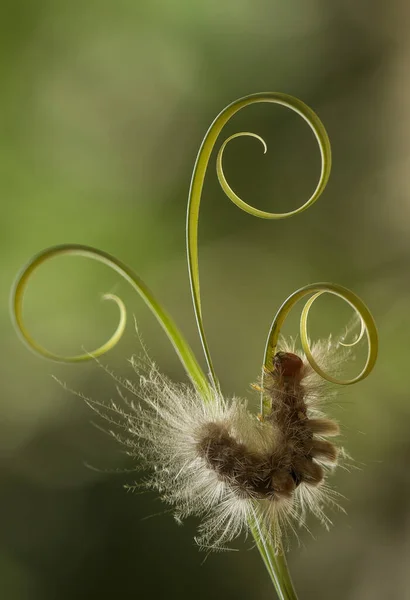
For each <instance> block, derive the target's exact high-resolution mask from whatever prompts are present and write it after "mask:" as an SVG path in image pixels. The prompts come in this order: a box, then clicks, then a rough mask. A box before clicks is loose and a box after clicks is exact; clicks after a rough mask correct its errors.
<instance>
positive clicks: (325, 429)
mask: <svg viewBox="0 0 410 600" xmlns="http://www.w3.org/2000/svg"><path fill="white" fill-rule="evenodd" d="M273 364H274V369H273V371H271V372H268V373H266V379H267V385H266V388H265V389H266V391H267V392H268V394H269V396H270V398H271V405H272V410H271V413H270V415H269V416H268V419H267V420H268V423H269V425H270V426H271V427H272V429H273V431H274V434H275V436H274V440H272V447H271V448H267V449H266V450H265V451H264V452H257V451H255V450H251V449H250V448H248V447H247V446H246V444H244V443H243V442H240V441H238V440H237V439H235V437H234V436H233V435H232V434H230V433H229V430H228V428H227V427H226V425H225V424H224V423H217V422H211V423H208V424H206V425H205V426H204V427H203V429H202V431H201V436H200V437H201V439H200V441H199V442H198V452H199V454H200V455H201V456H202V457H203V458H204V460H205V462H206V464H207V465H208V466H209V468H210V469H213V470H214V471H215V472H216V473H217V474H218V476H219V477H220V479H221V480H223V481H225V482H226V484H227V485H229V486H231V488H232V489H233V490H235V492H237V493H238V494H239V495H243V496H244V497H246V496H248V497H250V498H255V499H268V500H272V501H274V500H276V499H279V498H281V497H285V498H289V497H291V495H292V493H293V492H294V491H295V489H296V487H298V486H299V485H300V484H301V483H305V484H307V485H311V486H316V485H318V484H320V483H321V482H322V481H323V479H324V471H323V468H322V466H321V465H320V464H319V462H328V463H334V462H336V460H337V454H338V453H337V449H336V447H335V446H334V445H333V444H331V443H330V442H328V441H324V440H321V439H318V438H317V437H316V436H317V435H320V436H332V435H337V434H338V433H339V427H338V426H337V424H336V423H335V422H334V421H330V420H329V419H323V418H322V419H310V418H308V416H307V406H306V402H305V388H304V386H303V383H302V381H303V377H304V375H305V374H306V373H305V371H306V369H305V365H304V364H303V361H302V359H301V358H300V357H299V356H297V355H296V354H294V353H291V352H278V353H277V354H276V355H275V356H274V359H273ZM317 461H319V462H317Z"/></svg>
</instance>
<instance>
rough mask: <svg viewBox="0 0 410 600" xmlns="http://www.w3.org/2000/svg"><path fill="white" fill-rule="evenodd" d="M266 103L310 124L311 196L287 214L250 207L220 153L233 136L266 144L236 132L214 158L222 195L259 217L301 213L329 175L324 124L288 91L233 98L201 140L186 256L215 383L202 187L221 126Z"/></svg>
mask: <svg viewBox="0 0 410 600" xmlns="http://www.w3.org/2000/svg"><path fill="white" fill-rule="evenodd" d="M261 102H265V103H266V102H268V103H273V104H280V105H282V106H285V107H287V108H289V109H291V110H292V111H294V112H296V113H297V114H298V115H300V116H301V117H302V118H303V119H304V120H305V121H306V122H307V123H308V125H309V126H310V128H311V129H312V131H313V133H314V135H315V137H316V140H317V143H318V146H319V151H320V156H321V171H320V176H319V181H318V184H317V186H316V189H315V190H314V192H313V194H312V195H311V197H310V198H309V199H308V200H307V201H306V202H305V203H304V204H302V206H300V207H299V208H297V209H295V210H293V211H290V212H286V213H271V212H266V211H263V210H259V209H257V208H254V207H253V206H251V205H249V204H247V203H246V202H244V201H243V200H241V198H239V196H237V194H235V192H234V191H233V190H232V188H231V187H230V186H229V184H228V182H227V180H226V178H225V175H224V172H223V168H222V158H223V153H224V150H225V148H226V145H227V144H228V143H229V142H230V141H231V140H233V139H235V138H237V137H240V136H250V137H254V138H256V139H257V140H259V141H260V142H261V144H262V146H263V149H264V152H265V153H266V151H267V146H266V143H265V141H264V140H263V138H261V137H260V136H259V135H257V134H255V133H249V132H241V133H236V134H234V135H232V136H230V137H229V138H228V139H227V140H225V141H224V143H223V144H222V146H221V148H220V150H219V153H218V156H217V160H216V170H217V175H218V179H219V182H220V184H221V187H222V189H223V191H224V192H225V194H226V195H227V196H228V198H229V199H230V200H232V202H233V203H234V204H236V205H237V206H238V207H239V208H241V209H242V210H244V211H245V212H247V213H249V214H251V215H253V216H255V217H260V218H262V219H285V218H287V217H291V216H294V215H297V214H299V213H300V212H302V211H304V210H306V209H307V208H309V206H311V205H312V204H313V203H314V202H315V201H316V200H317V199H318V198H319V196H320V195H321V193H322V192H323V190H324V189H325V187H326V184H327V181H328V179H329V175H330V169H331V163H332V157H331V149H330V142H329V138H328V135H327V133H326V129H325V128H324V125H323V123H322V122H321V120H320V119H319V117H318V116H317V115H316V114H315V113H314V112H313V110H312V109H311V108H309V107H308V106H307V105H306V104H304V102H302V101H301V100H299V99H297V98H294V97H293V96H289V95H288V94H281V93H276V92H266V93H260V94H253V95H250V96H245V97H244V98H240V99H239V100H236V101H235V102H233V103H232V104H230V105H229V106H227V107H226V108H225V109H224V110H223V111H222V112H221V113H220V114H219V115H218V116H217V117H216V119H215V120H214V122H213V123H212V125H211V126H210V128H209V130H208V132H207V134H206V135H205V138H204V140H203V142H202V145H201V147H200V149H199V153H198V156H197V160H196V163H195V167H194V171H193V174H192V181H191V188H190V191H189V200H188V211H187V259H188V271H189V279H190V284H191V292H192V299H193V304H194V312H195V317H196V321H197V325H198V331H199V336H200V338H201V342H202V346H203V349H204V353H205V357H206V361H207V364H208V369H209V373H210V377H211V379H212V381H213V383H214V385H217V378H216V374H215V370H214V367H213V364H212V359H211V354H210V351H209V347H208V342H207V339H206V336H205V331H204V326H203V320H202V309H201V298H200V286H199V266H198V220H199V208H200V203H201V194H202V188H203V184H204V180H205V175H206V170H207V167H208V163H209V159H210V157H211V154H212V150H213V148H214V146H215V143H216V140H217V138H218V136H219V134H220V132H221V131H222V129H223V127H224V126H225V125H226V123H227V122H228V121H229V120H230V119H231V118H232V117H233V116H234V115H235V114H236V113H237V112H238V111H239V110H241V109H242V108H245V107H246V106H250V105H251V104H256V103H261Z"/></svg>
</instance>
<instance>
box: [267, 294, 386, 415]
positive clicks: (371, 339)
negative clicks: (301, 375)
mask: <svg viewBox="0 0 410 600" xmlns="http://www.w3.org/2000/svg"><path fill="white" fill-rule="evenodd" d="M324 293H329V294H333V295H335V296H338V297H339V298H342V300H344V301H345V302H347V303H348V304H349V305H350V306H351V307H352V308H353V310H354V311H355V312H356V313H357V314H358V316H359V317H360V320H361V332H360V334H359V337H358V339H357V340H356V341H355V342H353V343H352V344H343V343H342V342H339V344H340V345H344V346H353V345H355V344H357V343H358V342H359V341H360V340H361V339H362V337H363V335H364V333H366V336H367V342H368V348H367V359H366V363H365V365H364V367H363V369H362V371H361V372H360V373H359V375H357V376H356V377H354V378H352V379H338V378H336V377H333V376H332V375H331V374H330V373H326V372H325V371H324V370H323V369H322V368H321V367H320V366H319V365H318V364H317V362H316V361H315V359H314V357H313V355H312V352H311V348H310V342H309V335H308V326H307V325H308V316H309V311H310V309H311V307H312V304H313V303H314V302H315V300H317V298H318V297H319V296H321V295H322V294H324ZM310 294H314V295H313V296H312V297H311V298H310V299H309V300H308V301H307V302H306V304H305V306H304V308H303V310H302V314H301V317H300V338H301V344H302V348H303V351H304V353H305V355H306V358H307V360H308V362H309V364H310V365H311V367H312V368H313V369H314V370H315V371H316V373H318V374H319V375H320V376H321V377H323V379H326V381H329V382H331V383H336V384H339V385H352V384H353V383H357V382H359V381H362V380H363V379H365V378H366V377H367V376H368V375H369V374H370V372H371V371H372V370H373V367H374V365H375V363H376V359H377V352H378V334H377V328H376V324H375V322H374V319H373V316H372V314H371V312H370V311H369V309H368V308H367V306H366V304H365V303H364V302H363V301H362V300H361V299H360V298H359V297H358V296H356V294H355V293H353V292H352V291H351V290H349V289H348V288H345V287H343V286H341V285H337V284H335V283H312V284H310V285H306V286H305V287H303V288H301V289H299V290H297V291H296V292H294V293H293V294H291V295H290V296H289V297H288V298H287V299H286V300H285V302H284V303H283V304H282V306H281V307H280V308H279V310H278V312H277V313H276V315H275V318H274V319H273V322H272V325H271V328H270V330H269V335H268V339H267V342H266V347H265V355H264V360H263V365H264V369H263V374H262V377H264V373H265V370H267V371H269V370H272V358H273V356H274V355H275V353H276V347H277V344H278V340H279V335H280V331H281V329H282V326H283V323H284V322H285V319H286V317H287V316H288V314H289V313H290V311H291V310H292V308H293V306H294V305H295V304H296V303H297V302H298V301H299V300H301V299H302V298H304V297H305V296H309V295H310ZM262 388H263V386H262ZM268 410H269V405H268V401H267V400H265V399H264V396H263V391H262V392H261V413H262V416H264V415H265V414H266V412H267V411H268Z"/></svg>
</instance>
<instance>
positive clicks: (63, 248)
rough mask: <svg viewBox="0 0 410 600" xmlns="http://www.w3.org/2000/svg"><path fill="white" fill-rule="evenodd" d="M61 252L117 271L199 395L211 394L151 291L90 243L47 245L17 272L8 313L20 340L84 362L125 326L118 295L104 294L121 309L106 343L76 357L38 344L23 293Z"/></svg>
mask: <svg viewBox="0 0 410 600" xmlns="http://www.w3.org/2000/svg"><path fill="white" fill-rule="evenodd" d="M61 255H70V256H85V257H88V258H92V259H94V260H96V261H98V262H101V263H103V264H104V265H107V266H108V267H110V268H111V269H114V271H116V272H117V273H119V274H120V275H121V276H122V277H123V278H124V279H125V280H126V281H127V282H128V283H129V284H130V285H131V286H132V287H133V288H134V290H136V291H137V292H138V293H139V295H140V296H141V298H142V299H143V300H144V301H145V303H146V304H147V305H148V307H149V308H150V309H151V311H152V313H153V314H154V315H155V317H156V318H157V320H158V322H159V323H160V325H161V326H162V328H163V329H164V331H165V333H166V334H167V336H168V338H169V339H170V341H171V343H172V345H173V346H174V349H175V351H176V353H177V355H178V356H179V358H180V360H181V363H182V365H183V366H184V368H185V370H186V372H187V374H188V375H189V377H190V379H191V380H192V383H193V384H194V385H195V387H196V388H197V389H198V391H199V392H200V394H201V395H202V396H203V397H204V398H206V397H209V396H210V388H209V383H208V381H207V378H206V377H205V375H204V373H203V371H202V370H201V367H200V366H199V364H198V362H197V360H196V358H195V356H194V354H193V352H192V350H191V348H190V346H189V345H188V343H187V342H186V341H185V339H184V337H183V336H182V334H181V332H180V331H179V329H178V328H177V326H176V325H175V323H174V321H173V319H172V318H171V317H170V316H169V314H168V313H167V312H166V311H165V310H164V308H163V307H162V306H161V304H160V303H159V302H158V301H157V300H156V298H155V297H154V295H153V293H152V292H151V290H150V289H149V288H148V287H147V286H146V285H145V283H144V282H143V281H142V279H140V278H139V277H138V275H137V274H136V273H135V272H134V271H133V270H132V269H130V268H129V267H128V266H127V265H126V264H124V263H123V262H121V261H120V260H118V259H117V258H115V257H113V256H111V255H110V254H108V253H107V252H103V251H102V250H98V249H96V248H92V247H90V246H83V245H80V244H63V245H60V246H53V247H51V248H47V249H45V250H43V251H42V252H40V253H39V254H37V255H36V256H34V257H33V258H32V259H31V260H30V262H29V263H28V264H27V265H26V266H25V267H24V268H23V270H22V271H21V273H20V274H19V275H18V277H17V280H16V282H15V284H14V287H13V290H12V294H11V313H12V316H13V319H14V324H15V327H16V329H17V331H18V333H19V334H20V337H21V338H22V340H23V342H24V343H25V344H26V345H27V346H28V347H29V348H30V349H31V350H34V351H35V352H36V353H37V354H40V355H41V356H44V357H45V358H48V359H51V360H55V361H59V362H84V361H86V360H90V359H93V358H96V357H98V356H101V355H102V354H104V353H105V352H107V351H108V350H110V349H112V348H113V347H114V346H115V345H116V344H117V343H118V341H119V340H120V338H121V336H122V334H123V332H124V329H125V325H126V309H125V306H124V304H123V302H122V300H121V299H120V298H118V297H117V296H114V295H112V294H106V295H105V296H104V298H105V299H108V300H113V301H114V302H116V304H117V305H118V307H119V309H120V319H119V323H118V326H117V328H116V330H115V332H114V334H113V335H112V336H111V337H110V339H109V340H108V341H107V342H105V343H104V344H103V345H102V346H100V347H98V348H97V349H95V350H93V351H92V352H89V353H86V354H78V355H75V356H61V355H59V354H54V353H53V352H50V351H49V350H47V349H46V348H44V347H43V346H41V345H40V344H39V343H38V342H36V340H34V338H33V337H32V336H31V335H30V333H29V332H28V330H27V328H26V326H25V324H24V320H23V299H24V292H25V290H26V287H27V284H28V281H29V279H30V277H31V276H32V274H33V273H34V271H35V270H36V269H37V268H38V267H39V266H40V265H42V264H43V263H44V262H46V261H48V260H50V259H51V258H55V257H57V256H61Z"/></svg>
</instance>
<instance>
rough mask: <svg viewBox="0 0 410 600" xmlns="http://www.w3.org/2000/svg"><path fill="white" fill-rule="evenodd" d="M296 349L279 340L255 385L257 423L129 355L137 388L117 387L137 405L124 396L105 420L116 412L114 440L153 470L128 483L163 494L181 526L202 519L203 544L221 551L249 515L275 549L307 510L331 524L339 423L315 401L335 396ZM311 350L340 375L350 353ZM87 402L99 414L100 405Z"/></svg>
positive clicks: (241, 405)
mask: <svg viewBox="0 0 410 600" xmlns="http://www.w3.org/2000/svg"><path fill="white" fill-rule="evenodd" d="M293 346H294V345H293V344H288V345H287V346H286V344H285V342H284V341H283V342H282V347H283V350H282V351H280V352H278V353H276V354H275V356H274V357H273V364H272V369H271V370H268V371H266V372H265V374H264V377H263V382H262V383H261V386H262V389H263V393H264V394H265V395H266V397H267V398H268V399H269V403H270V411H269V412H268V413H267V414H266V415H265V417H264V418H263V419H261V418H258V417H257V416H256V415H255V414H254V413H253V412H251V411H250V410H249V409H248V403H247V401H246V400H244V399H241V398H235V397H234V398H231V399H226V398H224V396H222V394H221V392H220V391H219V389H216V388H215V389H213V398H212V401H210V402H207V403H204V402H203V399H202V398H201V397H200V396H199V395H198V393H197V392H196V390H195V389H194V388H193V387H192V386H191V385H188V384H177V383H174V382H172V381H171V380H169V379H168V378H167V377H165V376H164V375H163V374H162V373H161V372H160V371H159V370H158V369H157V367H156V365H155V364H154V363H152V362H151V361H150V360H149V359H144V360H141V359H138V358H135V357H134V358H133V359H132V360H131V364H132V365H133V366H134V368H135V370H136V372H137V373H138V374H139V382H138V383H137V384H133V383H132V382H130V381H129V380H127V381H126V382H125V383H123V385H124V386H125V388H126V390H127V391H128V392H131V393H132V394H133V395H135V396H136V397H137V398H138V402H134V401H131V400H129V399H128V398H127V395H126V393H123V392H122V393H121V395H122V397H123V400H125V402H126V408H125V409H120V408H119V406H118V405H117V404H113V405H111V406H110V411H111V412H110V416H109V417H108V420H109V421H110V423H112V422H113V418H112V411H114V412H115V413H116V414H117V415H119V416H120V423H119V424H120V426H121V427H122V429H123V431H124V432H125V433H123V434H117V433H115V434H114V435H115V437H116V438H117V439H118V440H119V441H120V442H122V443H123V444H125V446H126V450H127V452H128V453H129V454H130V455H131V456H132V457H133V459H135V464H136V465H137V466H138V468H139V467H141V468H143V469H144V470H145V472H148V473H149V475H148V477H147V478H146V479H145V480H144V482H143V483H140V482H138V483H136V484H135V485H134V486H129V487H137V488H138V489H139V488H140V487H141V486H143V487H145V488H148V489H153V490H155V491H157V492H159V493H160V495H161V498H162V499H163V500H164V501H165V502H167V503H169V504H171V505H172V507H173V509H174V514H175V517H176V519H177V521H178V522H181V521H182V519H185V518H186V517H187V516H190V515H198V516H200V517H202V522H201V524H200V526H199V533H198V536H197V538H196V541H197V543H198V544H199V545H200V546H201V547H203V548H212V549H220V548H225V547H226V544H227V543H229V542H230V541H231V540H232V539H234V538H236V537H237V536H238V535H239V534H240V533H241V532H243V531H248V530H249V520H250V517H251V516H252V515H254V514H255V512H256V513H257V514H258V518H260V519H261V520H262V521H263V523H264V524H265V528H266V532H265V534H264V535H267V536H269V537H270V538H271V541H272V543H273V544H274V545H276V544H278V543H279V541H280V540H281V539H282V538H283V532H284V525H285V524H289V523H291V522H292V521H296V522H298V523H299V524H303V523H304V521H305V513H306V512H307V509H308V508H309V510H310V511H311V512H313V513H314V514H316V516H318V517H319V518H320V520H321V521H322V522H323V523H324V524H325V525H327V524H328V523H329V520H328V518H327V517H326V515H325V512H324V508H323V506H324V504H326V503H328V502H331V503H335V496H336V495H337V494H336V492H334V491H333V490H331V489H330V488H329V487H328V485H327V474H328V473H329V471H331V470H332V469H333V468H334V467H335V466H336V464H337V462H338V457H339V454H340V449H339V448H337V446H336V445H335V444H334V443H331V442H330V441H328V439H327V438H329V437H332V436H337V435H338V433H339V426H338V425H337V423H336V422H335V421H333V420H331V419H328V418H327V417H325V415H324V414H323V413H322V412H321V410H320V405H321V404H322V403H323V402H327V401H328V400H329V399H330V398H331V396H332V394H333V393H334V392H333V390H332V388H331V386H330V384H328V383H327V382H325V381H324V380H323V379H322V378H321V377H320V376H318V375H317V373H316V372H315V371H314V370H313V369H312V367H311V366H310V364H309V362H308V361H307V359H306V357H305V356H304V354H303V353H296V351H295V350H294V347H293ZM336 351H337V352H336ZM313 352H314V355H315V357H316V358H317V359H318V360H321V361H322V363H323V361H325V362H326V366H328V367H332V368H333V369H337V365H338V364H339V362H340V360H343V356H344V353H345V352H346V350H344V351H343V350H342V351H340V346H338V345H337V344H335V343H334V342H333V341H332V340H327V341H322V342H319V343H316V344H314V346H313ZM341 355H342V356H341ZM256 387H260V386H256ZM89 404H90V405H91V406H92V407H93V408H94V409H97V410H98V411H100V410H101V405H99V404H98V403H97V402H93V401H92V400H89ZM102 414H103V416H106V412H105V414H104V411H102ZM124 421H125V422H124Z"/></svg>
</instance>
